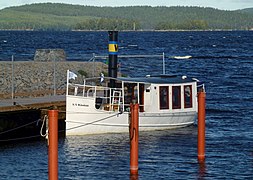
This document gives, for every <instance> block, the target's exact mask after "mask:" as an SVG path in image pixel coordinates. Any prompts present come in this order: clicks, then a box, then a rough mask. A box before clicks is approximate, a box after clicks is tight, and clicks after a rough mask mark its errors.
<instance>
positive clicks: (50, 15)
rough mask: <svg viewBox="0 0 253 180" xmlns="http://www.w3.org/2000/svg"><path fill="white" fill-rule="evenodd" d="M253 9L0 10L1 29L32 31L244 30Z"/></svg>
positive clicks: (43, 6)
mask: <svg viewBox="0 0 253 180" xmlns="http://www.w3.org/2000/svg"><path fill="white" fill-rule="evenodd" d="M252 9H253V8H250V9H245V10H240V11H224V10H218V9H214V8H201V7H180V6H178V7H163V6H160V7H151V6H127V7H95V6H81V5H69V4H61V3H40V4H31V5H24V6H16V7H9V8H5V9H3V10H0V29H33V30H109V29H110V30H112V29H117V30H133V29H135V30H216V29H224V30H226V29H229V30H231V29H232V30H247V29H251V28H253V13H251V12H252Z"/></svg>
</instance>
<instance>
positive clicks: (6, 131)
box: [0, 120, 38, 135]
mask: <svg viewBox="0 0 253 180" xmlns="http://www.w3.org/2000/svg"><path fill="white" fill-rule="evenodd" d="M37 121H38V120H36V121H33V122H30V123H27V124H24V125H22V126H19V127H16V128H13V129H9V130H7V131H4V132H1V133H0V135H2V134H5V133H8V132H11V131H15V130H17V129H20V128H23V127H25V126H29V125H31V124H33V123H37Z"/></svg>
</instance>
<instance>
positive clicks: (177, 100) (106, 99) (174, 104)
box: [68, 75, 197, 113]
mask: <svg viewBox="0 0 253 180" xmlns="http://www.w3.org/2000/svg"><path fill="white" fill-rule="evenodd" d="M112 80H113V81H114V83H113V84H114V87H110V84H111V82H112ZM70 85H71V88H72V90H71V88H70V89H69V90H68V94H69V95H75V96H79V97H80V96H82V97H83V98H88V99H90V104H88V105H89V106H91V108H92V109H91V108H89V109H90V111H94V110H95V111H100V110H101V111H119V112H128V111H130V104H131V103H133V102H136V103H138V104H139V105H140V112H151V113H152V112H160V113H163V112H165V113H166V112H181V111H184V112H185V111H187V110H189V111H197V81H196V80H194V79H192V78H188V77H186V76H169V75H159V76H146V77H144V78H123V77H120V78H105V80H104V81H102V82H101V80H100V78H87V79H85V81H84V84H83V85H77V84H70ZM86 102H88V101H86ZM92 103H93V105H92Z"/></svg>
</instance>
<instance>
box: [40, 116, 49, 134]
mask: <svg viewBox="0 0 253 180" xmlns="http://www.w3.org/2000/svg"><path fill="white" fill-rule="evenodd" d="M47 121H48V116H47V115H45V116H44V118H43V121H42V125H41V128H40V135H41V136H42V137H46V136H47V135H48V129H46V133H45V134H43V132H42V131H43V127H44V124H45V122H47Z"/></svg>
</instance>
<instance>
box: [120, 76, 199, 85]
mask: <svg viewBox="0 0 253 180" xmlns="http://www.w3.org/2000/svg"><path fill="white" fill-rule="evenodd" d="M117 79H118V80H119V81H125V82H136V83H137V82H139V83H150V84H179V83H189V82H196V81H197V79H194V78H190V77H187V76H176V75H159V76H146V77H136V78H131V77H120V78H117Z"/></svg>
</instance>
